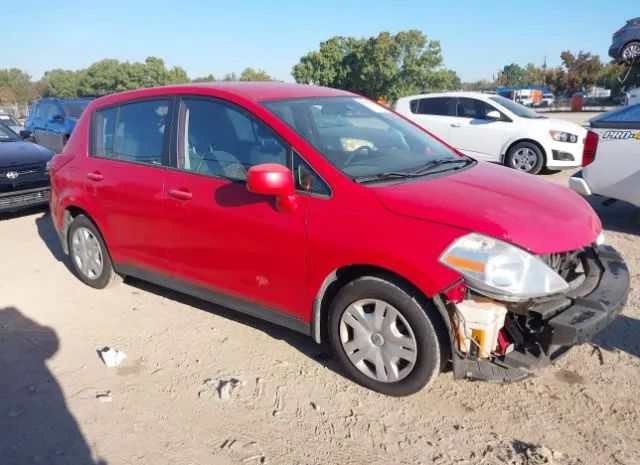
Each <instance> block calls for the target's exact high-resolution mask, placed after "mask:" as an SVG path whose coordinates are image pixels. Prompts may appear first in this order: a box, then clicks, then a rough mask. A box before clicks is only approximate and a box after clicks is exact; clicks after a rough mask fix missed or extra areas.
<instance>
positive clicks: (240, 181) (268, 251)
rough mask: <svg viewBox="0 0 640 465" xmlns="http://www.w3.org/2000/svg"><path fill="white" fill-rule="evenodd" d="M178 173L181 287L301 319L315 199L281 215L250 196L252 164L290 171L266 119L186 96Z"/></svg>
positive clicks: (170, 200)
mask: <svg viewBox="0 0 640 465" xmlns="http://www.w3.org/2000/svg"><path fill="white" fill-rule="evenodd" d="M177 120H178V124H177V144H176V146H177V147H176V148H177V150H176V156H175V157H174V158H175V160H174V162H173V163H174V166H175V168H176V169H175V170H171V171H170V173H169V175H168V177H167V182H166V186H165V190H164V193H165V196H166V197H165V199H166V200H165V215H166V218H167V235H168V239H169V242H168V243H167V244H166V248H167V249H168V250H169V253H170V258H171V261H172V262H173V263H174V264H175V267H176V276H177V277H178V278H179V279H180V280H182V281H183V282H187V283H190V284H192V285H194V286H198V287H204V288H206V289H208V290H209V291H211V292H213V293H216V294H218V295H219V296H220V295H224V296H228V297H232V298H235V299H239V300H242V301H245V302H251V303H253V304H258V305H261V306H263V307H267V308H269V309H277V310H279V311H281V312H284V313H288V314H292V315H294V316H296V317H299V315H297V314H296V312H299V309H300V308H301V302H302V298H303V289H304V277H305V238H306V226H307V212H308V207H309V198H308V197H307V196H303V195H300V196H298V208H297V209H296V210H295V211H293V212H292V213H282V212H280V211H278V210H277V209H276V207H275V198H273V197H267V196H261V195H256V194H252V193H250V192H248V191H247V188H246V182H245V180H246V172H247V170H248V169H249V168H250V167H251V166H254V165H257V164H262V163H278V164H282V165H285V166H290V165H289V164H290V158H291V150H290V148H289V146H288V145H287V144H286V143H285V142H284V141H283V140H282V139H280V138H279V136H277V135H276V133H275V132H274V131H273V130H271V129H270V128H269V127H268V126H267V125H266V124H265V123H264V122H262V121H261V120H259V119H257V118H256V117H254V116H253V115H251V114H249V113H248V112H247V111H245V110H244V109H243V108H242V107H239V106H236V105H233V104H231V103H229V102H226V101H223V100H218V99H213V98H200V97H185V98H184V99H183V100H182V102H181V104H180V106H179V111H178V112H177Z"/></svg>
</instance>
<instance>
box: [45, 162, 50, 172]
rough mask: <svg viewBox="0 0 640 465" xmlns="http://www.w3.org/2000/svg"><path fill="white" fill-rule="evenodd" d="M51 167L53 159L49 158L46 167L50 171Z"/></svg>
mask: <svg viewBox="0 0 640 465" xmlns="http://www.w3.org/2000/svg"><path fill="white" fill-rule="evenodd" d="M49 168H51V160H49V161H48V162H47V164H46V165H45V169H46V170H47V171H49Z"/></svg>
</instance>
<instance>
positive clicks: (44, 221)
mask: <svg viewBox="0 0 640 465" xmlns="http://www.w3.org/2000/svg"><path fill="white" fill-rule="evenodd" d="M36 227H37V228H38V235H39V236H40V239H42V242H44V243H45V245H46V246H47V248H48V249H49V251H50V252H51V255H53V256H54V258H55V259H56V260H58V261H59V262H62V263H64V265H65V266H66V267H67V269H68V270H69V271H72V269H71V264H70V263H69V257H68V256H67V255H65V253H64V251H63V250H62V245H61V244H60V238H59V237H58V233H57V232H56V230H55V228H54V227H53V221H52V220H51V213H49V211H47V212H45V213H44V214H43V215H42V216H40V217H38V218H36ZM0 463H1V462H0Z"/></svg>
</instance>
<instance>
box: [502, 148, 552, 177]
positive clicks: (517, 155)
mask: <svg viewBox="0 0 640 465" xmlns="http://www.w3.org/2000/svg"><path fill="white" fill-rule="evenodd" d="M505 165H506V166H508V167H509V168H513V169H516V170H518V171H524V172H525V173H529V174H538V173H539V172H540V170H541V169H542V167H543V166H544V154H543V153H542V150H540V147H538V146H537V145H536V144H533V143H531V142H518V143H517V144H515V145H514V146H513V147H511V148H510V149H509V152H508V153H507V156H506V157H505Z"/></svg>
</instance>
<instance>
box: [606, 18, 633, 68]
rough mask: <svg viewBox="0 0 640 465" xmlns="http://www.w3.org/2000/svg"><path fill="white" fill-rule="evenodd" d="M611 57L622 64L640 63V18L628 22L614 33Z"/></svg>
mask: <svg viewBox="0 0 640 465" xmlns="http://www.w3.org/2000/svg"><path fill="white" fill-rule="evenodd" d="M609 56H610V57H611V58H614V59H615V60H617V61H621V62H627V63H640V17H638V18H634V19H630V20H628V21H627V24H625V25H624V26H622V27H621V28H620V29H619V30H617V31H616V32H614V33H613V38H612V43H611V47H609Z"/></svg>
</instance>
